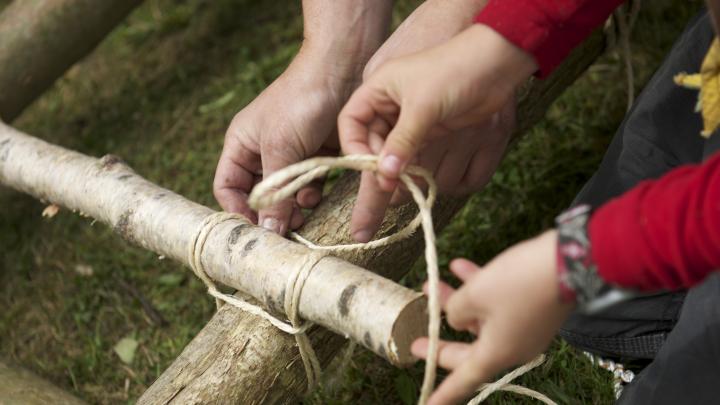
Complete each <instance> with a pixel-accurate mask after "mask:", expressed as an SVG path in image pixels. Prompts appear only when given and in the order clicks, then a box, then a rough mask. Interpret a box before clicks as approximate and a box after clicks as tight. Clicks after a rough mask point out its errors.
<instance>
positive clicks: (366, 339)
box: [363, 332, 373, 348]
mask: <svg viewBox="0 0 720 405" xmlns="http://www.w3.org/2000/svg"><path fill="white" fill-rule="evenodd" d="M363 343H365V347H367V348H370V347H373V341H372V338H371V337H370V332H365V334H364V335H363Z"/></svg>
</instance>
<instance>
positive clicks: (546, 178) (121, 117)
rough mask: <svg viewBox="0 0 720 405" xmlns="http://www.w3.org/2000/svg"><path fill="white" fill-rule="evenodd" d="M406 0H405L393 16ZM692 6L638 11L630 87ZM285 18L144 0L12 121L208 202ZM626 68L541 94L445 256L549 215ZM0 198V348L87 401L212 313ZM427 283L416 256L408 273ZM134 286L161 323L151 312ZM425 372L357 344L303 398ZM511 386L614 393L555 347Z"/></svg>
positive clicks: (290, 14)
mask: <svg viewBox="0 0 720 405" xmlns="http://www.w3.org/2000/svg"><path fill="white" fill-rule="evenodd" d="M678 3H680V4H678ZM414 4H416V2H409V1H401V2H400V4H399V5H398V7H397V8H398V10H399V12H398V14H397V16H396V18H395V21H396V22H397V21H400V20H401V18H402V16H403V15H405V14H406V13H408V12H409V11H411V10H412V7H413V5H414ZM699 4H700V2H699V1H694V2H675V3H674V4H671V3H669V2H667V1H658V2H654V3H653V4H652V5H650V4H648V5H647V7H646V8H645V9H644V10H643V13H642V14H641V17H640V21H639V25H638V27H637V30H636V34H635V35H634V37H633V44H634V48H633V49H634V53H633V63H634V65H635V68H636V79H637V80H636V83H637V86H638V89H639V88H640V87H641V85H642V83H644V82H645V81H646V80H647V78H648V77H649V75H650V74H651V73H652V71H653V70H654V69H655V68H656V67H657V66H658V64H659V62H660V61H661V59H662V56H663V54H664V53H665V52H666V50H667V49H668V48H669V46H670V45H671V43H672V40H673V39H674V38H675V36H676V35H677V34H678V33H679V31H680V30H681V29H682V27H683V25H684V22H685V21H687V19H688V18H689V17H690V16H691V15H692V14H693V12H694V10H696V9H697V8H698V7H699ZM299 15H300V6H299V4H298V2H296V1H279V2H260V1H249V0H245V1H242V0H216V1H213V2H208V1H202V0H187V1H178V0H149V1H148V2H147V3H146V4H145V5H144V6H142V7H141V8H140V9H138V10H137V11H136V12H134V13H133V14H132V15H131V16H130V18H129V19H128V20H127V21H126V22H125V23H123V24H122V25H121V26H120V27H119V28H118V29H117V30H115V31H114V32H113V33H112V35H111V36H110V37H109V38H108V39H107V40H106V41H105V42H104V43H103V44H102V45H101V46H100V47H99V48H98V49H97V50H96V52H95V53H94V54H93V55H91V56H90V57H88V58H87V59H86V60H84V61H83V62H82V63H80V64H78V65H77V66H75V67H74V68H73V69H71V70H70V71H69V72H68V73H67V74H66V75H65V76H64V77H63V78H62V79H61V80H60V81H59V82H58V83H57V84H56V85H55V86H54V87H53V88H52V89H51V90H50V91H49V92H47V93H46V94H45V95H44V96H43V97H42V98H41V99H40V100H38V101H37V102H36V103H35V104H34V105H33V106H32V107H31V108H30V109H28V110H27V111H26V112H25V114H24V115H23V116H22V117H21V118H20V119H19V120H17V121H16V122H15V123H14V124H15V125H17V126H18V127H19V128H21V129H22V130H24V131H27V132H28V133H30V134H34V135H36V136H38V137H41V138H44V139H47V140H49V141H51V142H54V143H57V144H60V145H63V146H66V147H69V148H73V149H77V150H79V151H81V152H83V153H87V154H90V155H95V156H100V155H103V154H105V153H114V154H117V155H120V156H122V157H123V158H124V159H125V160H126V161H128V162H129V163H130V164H131V165H132V166H133V167H134V168H135V169H136V170H137V172H139V173H140V174H142V175H143V176H145V177H147V178H149V179H150V180H152V181H154V182H157V183H159V184H161V185H163V186H165V187H168V188H170V189H172V190H174V191H176V192H178V193H180V194H182V195H185V196H187V197H188V198H191V199H193V200H195V201H198V202H201V203H203V204H208V205H210V206H213V207H217V205H216V203H215V202H214V201H213V198H212V194H211V180H212V175H213V172H214V167H215V163H216V161H217V158H218V155H219V152H220V149H221V147H222V140H223V133H224V130H225V128H226V126H227V125H228V123H229V122H230V120H231V118H232V116H233V114H234V113H235V112H236V111H238V110H239V109H240V108H241V107H242V106H243V105H245V104H247V103H248V102H249V101H250V100H252V98H253V97H254V96H255V95H257V94H258V93H259V92H260V91H261V90H262V89H263V88H264V87H265V86H266V85H268V84H269V83H270V82H271V81H272V80H273V79H274V78H275V77H276V76H277V75H278V74H280V73H281V72H282V70H283V69H284V67H285V66H286V65H287V63H288V62H289V61H290V60H291V58H292V56H293V54H294V53H295V52H296V51H297V49H298V46H299V41H300V40H301V38H302V35H301V34H302V21H301V19H300V18H299ZM622 66H623V63H622V60H621V59H620V58H619V56H618V55H617V54H616V53H615V52H610V53H609V54H608V55H606V56H605V57H603V58H602V59H601V60H600V61H599V62H598V63H596V64H595V65H594V66H593V67H592V68H591V69H590V70H589V72H588V73H586V74H585V75H584V76H583V78H582V79H581V80H579V81H578V83H577V84H575V85H574V86H573V87H572V88H571V89H570V90H568V91H567V92H566V93H565V94H564V95H563V97H562V98H561V99H560V100H559V101H558V102H556V103H555V104H553V105H552V106H551V108H550V111H549V113H548V115H547V117H546V119H545V120H544V121H542V122H541V123H540V124H539V125H538V126H537V127H536V128H535V129H533V130H532V131H531V133H530V134H529V136H528V137H527V138H526V139H525V140H524V141H522V142H520V143H519V144H518V145H517V146H516V148H515V150H514V151H513V152H512V153H511V154H510V155H509V156H508V157H507V159H506V160H505V162H504V163H503V165H502V167H501V168H500V170H499V172H498V173H497V175H496V176H495V177H494V179H493V181H492V183H491V184H490V185H489V186H488V187H487V189H486V190H485V191H483V192H482V193H479V194H477V195H475V196H474V197H473V198H472V200H471V202H470V204H468V206H467V207H466V208H465V209H464V210H463V211H462V212H461V214H460V215H458V216H457V217H456V219H455V220H454V222H453V223H452V224H451V225H450V226H449V227H448V228H447V229H446V230H445V232H444V233H443V234H442V238H441V240H440V242H439V249H440V257H441V262H442V265H443V266H444V267H446V264H447V262H448V261H449V260H450V259H451V258H454V257H458V256H464V257H468V258H470V259H472V260H475V261H477V262H480V263H482V262H485V261H487V260H489V259H490V258H492V257H493V256H494V255H496V254H497V253H498V252H500V251H502V250H503V249H504V248H506V247H507V246H509V245H511V244H512V243H514V242H516V241H519V240H522V239H524V238H527V237H529V236H532V235H534V234H536V233H538V232H540V231H541V230H542V229H544V228H546V227H548V226H551V224H552V218H553V217H554V215H555V214H557V213H558V212H559V211H561V210H562V209H563V208H564V207H565V206H567V204H568V203H569V202H570V201H571V200H572V198H573V196H574V195H575V193H576V192H577V191H578V189H579V188H580V187H581V186H582V184H583V183H584V182H585V181H586V180H587V178H588V177H589V176H590V175H591V174H592V172H593V171H594V169H595V168H596V167H597V165H598V162H599V160H600V159H601V157H602V154H603V151H604V149H605V147H606V145H607V144H608V142H609V140H610V138H611V136H612V134H613V132H614V130H615V128H616V127H617V125H618V123H619V122H620V120H621V119H622V116H623V114H624V110H625V81H624V72H623V70H622ZM0 207H2V208H3V212H2V215H1V216H0V264H1V265H2V268H1V271H0V307H1V308H2V309H3V310H2V311H1V312H0V357H4V358H9V359H11V360H12V361H14V362H16V363H19V364H22V365H24V366H25V367H27V368H29V369H31V370H33V371H35V372H37V373H38V374H40V375H42V376H43V377H45V378H47V379H49V380H51V381H53V382H55V383H56V384H58V385H59V386H61V387H64V388H66V389H68V390H70V391H72V392H74V393H75V394H77V395H78V396H80V397H82V398H85V399H87V400H88V401H90V402H93V403H113V404H114V403H132V402H133V400H134V399H136V398H137V397H138V396H139V395H140V394H141V393H142V392H143V391H144V389H145V388H147V387H148V386H149V385H150V384H151V383H152V382H153V380H154V379H155V378H156V377H157V376H159V375H160V373H161V372H162V371H163V370H164V369H165V368H166V367H167V366H168V364H169V363H170V362H171V361H172V360H173V359H174V358H175V357H176V356H177V355H178V353H179V352H180V351H181V350H182V348H183V347H184V346H185V345H186V344H187V343H188V342H189V341H190V340H191V339H192V337H193V336H194V334H195V333H197V331H198V330H199V329H200V328H202V326H203V325H204V323H205V322H206V321H207V320H208V319H209V317H210V316H211V315H212V312H213V308H214V305H213V303H212V300H211V299H210V298H209V297H207V295H206V294H205V292H204V288H203V287H202V285H201V283H199V282H198V281H197V280H195V278H194V277H192V276H191V275H190V273H189V272H188V271H187V270H186V269H184V268H182V267H181V266H179V265H178V264H176V263H173V262H169V261H160V260H158V258H157V257H156V256H155V255H153V254H151V253H149V252H146V251H144V250H141V249H138V248H135V247H132V246H130V245H128V244H127V243H125V242H124V241H123V240H121V239H120V238H119V237H117V236H116V235H114V234H113V233H112V231H111V230H110V229H108V228H107V227H105V226H103V225H93V224H92V222H91V221H90V220H88V219H86V218H81V217H79V216H77V215H74V214H72V213H68V212H64V211H61V212H60V214H58V215H57V216H56V217H55V218H53V219H52V220H44V219H42V218H41V217H40V213H41V212H42V209H43V206H42V204H41V203H39V202H37V201H35V200H33V199H31V198H30V197H27V196H24V195H20V194H18V193H15V192H12V191H10V190H6V189H0ZM78 266H89V267H90V268H92V275H89V276H88V275H82V274H80V272H78V270H77V268H78ZM445 276H446V277H449V276H448V274H447V272H445ZM423 279H424V274H423V265H422V263H418V264H417V265H416V266H415V268H414V269H413V271H412V272H411V274H410V275H408V277H406V279H405V280H404V282H405V283H406V284H408V285H411V286H413V287H416V286H418V285H419V284H420V283H421V281H422V280H423ZM128 286H129V287H128ZM131 290H135V291H138V292H140V293H141V294H142V295H143V296H144V297H146V298H147V300H148V301H149V302H150V303H151V304H152V306H154V307H155V308H156V309H157V310H158V311H159V312H160V313H161V314H162V316H163V317H164V318H165V319H166V320H167V324H166V325H158V324H156V323H155V322H153V320H152V319H151V317H150V316H149V315H148V314H147V313H146V312H145V311H144V310H143V307H142V305H140V303H139V302H138V301H137V300H136V299H135V298H133V296H132V293H131ZM445 333H450V332H449V331H445ZM126 336H131V337H134V338H135V339H137V340H138V341H139V343H140V346H139V349H138V351H137V355H136V356H135V360H134V362H133V363H132V364H131V365H129V366H128V365H124V364H123V363H122V362H121V361H120V359H119V358H118V356H117V355H116V354H115V353H114V352H113V346H114V345H115V344H116V343H117V342H118V341H119V340H120V339H122V338H123V337H126ZM421 377H422V369H421V365H418V366H417V367H414V368H411V369H409V370H397V369H394V368H392V367H390V366H389V365H387V364H386V363H385V362H384V361H383V360H380V359H379V358H377V357H375V356H374V355H372V354H370V353H368V352H365V351H358V352H357V353H356V354H355V356H354V357H353V361H352V363H351V367H349V368H348V369H346V370H345V372H344V373H342V374H341V378H339V379H337V381H335V382H334V383H333V384H331V385H329V386H326V387H323V388H322V389H320V390H319V391H318V392H316V393H315V394H314V395H312V396H311V398H309V399H308V401H307V402H309V403H318V404H319V403H347V402H357V403H398V404H400V403H412V402H413V401H414V400H415V395H416V393H417V388H418V387H419V384H420V381H421ZM520 381H521V382H522V383H523V384H526V385H528V386H529V387H532V388H535V389H538V390H540V391H542V392H545V393H547V394H548V395H550V396H551V397H552V398H554V399H557V400H558V401H559V402H561V403H607V402H610V401H611V398H612V392H611V387H610V379H609V376H608V375H607V374H606V373H605V372H604V371H602V370H598V369H595V368H593V367H592V366H591V365H590V364H589V363H588V362H586V361H585V360H584V359H583V358H582V357H581V356H579V355H578V354H577V353H576V352H575V351H574V350H572V349H571V348H570V347H568V346H567V345H565V344H563V343H560V342H558V343H556V344H555V345H554V347H553V350H552V355H551V356H550V360H549V361H548V362H547V363H546V364H545V365H543V366H541V367H540V368H539V369H538V370H537V371H534V372H532V373H530V374H529V375H527V376H524V377H523V378H521V379H520ZM126 387H127V389H126ZM491 402H492V403H518V402H522V400H521V399H519V398H518V397H516V396H511V395H497V396H493V397H492V398H491Z"/></svg>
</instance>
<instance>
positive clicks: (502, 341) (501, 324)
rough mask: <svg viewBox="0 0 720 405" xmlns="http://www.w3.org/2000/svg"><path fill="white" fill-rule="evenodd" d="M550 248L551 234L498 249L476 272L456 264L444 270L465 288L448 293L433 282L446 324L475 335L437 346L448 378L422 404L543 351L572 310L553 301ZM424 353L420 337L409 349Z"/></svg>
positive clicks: (442, 399)
mask: <svg viewBox="0 0 720 405" xmlns="http://www.w3.org/2000/svg"><path fill="white" fill-rule="evenodd" d="M556 243H557V233H556V232H555V231H554V230H553V231H548V232H546V233H544V234H542V235H540V236H538V237H536V238H534V239H530V240H528V241H526V242H522V243H520V244H518V245H516V246H514V247H512V248H510V249H508V250H506V251H505V252H503V253H501V254H500V255H499V256H498V257H496V258H495V259H493V260H492V261H491V262H490V263H488V264H487V265H486V266H485V267H483V268H480V267H478V266H476V265H475V264H474V263H472V262H470V261H468V260H463V259H459V260H454V261H453V262H452V263H451V264H450V268H451V270H452V271H453V273H454V274H455V275H456V276H457V277H458V278H460V279H461V280H462V281H464V282H465V284H464V285H463V286H462V287H461V288H460V289H458V290H457V291H455V290H453V289H452V288H451V287H450V286H448V285H447V284H444V283H441V288H440V291H441V303H442V305H443V308H444V310H445V313H446V315H447V321H448V323H449V324H450V326H452V327H453V328H454V329H457V330H461V331H469V332H472V333H473V334H475V335H476V336H478V337H477V339H476V340H475V341H474V342H472V343H461V342H450V341H441V342H440V346H439V351H438V364H439V365H440V367H442V368H445V369H448V370H452V372H451V373H450V375H449V376H448V377H447V378H446V379H445V380H444V381H443V382H442V384H440V386H438V388H437V389H436V390H435V392H434V393H433V394H432V396H431V397H430V400H429V402H428V404H448V403H455V402H458V401H459V400H461V399H463V398H465V397H467V396H469V395H470V394H471V393H472V392H474V391H475V390H477V389H478V388H479V387H480V384H482V383H484V382H487V381H488V380H490V379H491V378H492V377H493V376H494V375H496V374H497V373H498V372H500V371H502V370H505V369H507V368H509V367H512V366H514V365H518V364H522V363H525V362H527V361H529V360H531V359H533V358H534V357H535V356H537V355H538V354H540V353H542V352H543V351H544V350H545V349H547V347H548V346H549V344H550V342H551V341H552V339H553V337H554V336H555V334H556V332H557V330H558V329H559V328H560V326H561V325H562V323H563V321H564V320H565V319H566V318H567V316H568V315H569V314H570V312H571V310H572V308H573V307H574V304H571V303H563V302H561V300H560V291H559V287H558V279H557V266H556V255H555V251H556V250H555V249H556ZM519 297H522V299H519ZM427 348H428V340H427V338H420V339H418V340H416V341H415V342H414V343H413V345H412V347H411V350H412V353H413V354H414V355H415V356H418V357H420V358H426V357H427Z"/></svg>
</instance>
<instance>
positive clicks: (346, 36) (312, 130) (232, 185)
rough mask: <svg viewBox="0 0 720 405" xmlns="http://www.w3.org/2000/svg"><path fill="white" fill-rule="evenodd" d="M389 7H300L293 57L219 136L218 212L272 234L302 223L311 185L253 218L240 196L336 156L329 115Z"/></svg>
mask: <svg viewBox="0 0 720 405" xmlns="http://www.w3.org/2000/svg"><path fill="white" fill-rule="evenodd" d="M391 9H392V2H388V1H384V0H360V1H357V0H304V1H303V16H304V40H303V44H302V47H301V48H300V51H299V52H298V54H297V55H296V56H295V58H294V60H293V61H292V63H291V64H290V66H288V68H287V69H286V70H285V72H283V74H282V75H281V76H280V77H278V78H277V80H275V81H274V82H273V83H272V84H271V85H270V86H269V87H268V88H267V89H265V91H263V92H262V94H260V95H259V96H258V97H257V98H256V99H255V100H254V101H253V102H252V103H250V104H249V105H248V106H247V107H245V108H244V109H243V110H242V111H240V112H239V113H237V115H236V116H235V117H234V118H233V121H232V123H231V124H230V127H229V128H228V130H227V133H226V135H225V145H224V147H223V152H222V155H221V156H220V161H219V162H218V166H217V171H216V173H215V180H214V184H213V189H214V193H215V198H217V200H218V202H219V203H220V205H221V206H222V207H223V208H224V209H225V210H226V211H228V212H238V213H241V214H243V215H245V216H247V217H248V218H250V219H251V220H252V221H254V222H257V223H258V224H259V225H261V226H263V227H265V228H266V229H269V230H272V231H274V232H277V233H279V234H285V232H286V231H287V230H289V229H297V228H298V227H299V226H300V225H302V223H303V217H302V214H301V213H300V208H312V207H314V206H315V205H317V204H318V202H319V201H320V198H321V189H320V187H319V186H320V183H319V182H317V183H315V184H314V185H313V186H309V187H305V188H303V189H302V190H300V191H299V192H298V193H297V195H296V197H295V198H294V199H293V198H289V199H286V200H284V201H282V202H280V203H278V204H275V205H274V206H272V207H268V208H265V209H263V210H260V212H259V213H257V216H256V213H255V212H254V211H253V210H251V209H250V208H249V207H248V205H247V197H248V194H249V193H250V190H251V189H252V188H253V186H254V185H255V184H256V183H257V182H258V181H259V180H262V178H263V177H266V176H269V175H270V174H272V173H273V172H275V171H277V170H279V169H282V168H283V167H286V166H288V165H290V164H293V163H297V162H299V161H301V160H305V159H307V158H310V157H313V156H316V155H337V154H338V151H339V144H338V141H337V132H336V131H335V122H336V119H337V114H338V113H339V112H340V108H341V107H342V105H343V104H344V103H345V101H346V100H347V98H348V97H349V96H350V94H351V93H352V91H353V89H354V88H355V87H356V86H357V84H358V83H359V82H360V78H361V74H362V69H363V67H364V66H365V62H367V60H368V58H369V57H370V55H372V53H373V52H374V51H375V50H376V49H377V47H378V46H379V45H380V43H381V42H382V40H383V39H384V38H385V36H386V34H387V29H388V25H389V20H390V12H391ZM258 217H259V218H258Z"/></svg>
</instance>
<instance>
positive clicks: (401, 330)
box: [386, 295, 428, 367]
mask: <svg viewBox="0 0 720 405" xmlns="http://www.w3.org/2000/svg"><path fill="white" fill-rule="evenodd" d="M427 331H428V313H427V298H426V297H425V296H424V295H418V297H417V299H415V300H413V301H410V302H409V303H408V304H407V306H405V308H403V310H402V311H401V312H400V315H399V316H398V318H397V321H396V322H395V324H394V325H393V329H392V335H391V337H390V341H389V342H388V347H389V348H390V351H389V353H388V354H387V356H386V357H387V358H388V360H390V361H391V362H392V363H393V364H395V365H397V366H400V367H409V366H411V365H413V364H415V362H417V360H418V359H417V357H415V356H413V355H412V354H411V353H410V345H412V342H414V341H415V339H417V338H419V337H422V336H427Z"/></svg>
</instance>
